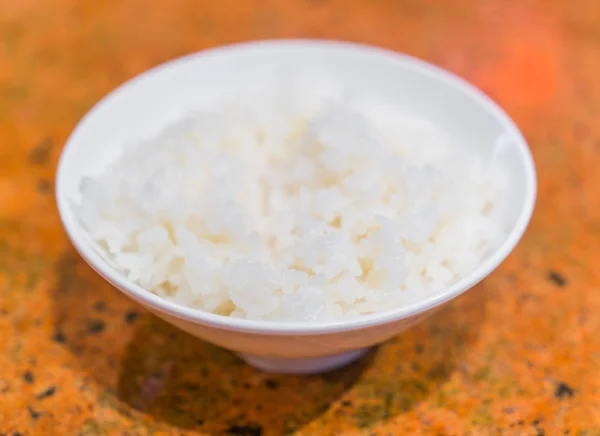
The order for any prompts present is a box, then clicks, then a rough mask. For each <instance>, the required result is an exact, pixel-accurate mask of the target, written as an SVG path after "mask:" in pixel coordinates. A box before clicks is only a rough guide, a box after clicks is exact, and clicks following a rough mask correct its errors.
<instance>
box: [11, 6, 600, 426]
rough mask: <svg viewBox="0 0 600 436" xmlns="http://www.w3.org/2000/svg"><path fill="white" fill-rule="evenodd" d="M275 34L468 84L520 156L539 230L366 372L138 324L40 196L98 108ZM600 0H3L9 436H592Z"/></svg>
mask: <svg viewBox="0 0 600 436" xmlns="http://www.w3.org/2000/svg"><path fill="white" fill-rule="evenodd" d="M271 37H327V38H337V39H348V40H353V41H361V42H366V43H370V44H376V45H381V46H384V47H388V48H392V49H396V50H400V51H403V52H406V53H408V54H412V55H415V56H418V57H421V58H423V59H426V60H428V61H431V62H434V63H436V64H438V65H441V66H443V67H446V68H448V69H450V70H451V71H454V72H456V73H459V74H460V75H462V76H464V77H466V78H467V79H469V80H470V81H472V82H473V83H475V84H476V85H478V86H479V87H481V88H482V89H483V90H485V91H486V92H488V93H489V94H490V95H491V96H492V97H493V98H494V99H496V100H497V101H498V102H499V103H500V104H501V105H502V106H503V107H504V108H505V109H506V110H507V112H508V113H509V114H510V115H511V116H512V117H513V118H514V119H515V121H517V123H518V124H519V126H520V127H521V128H522V130H523V131H524V133H525V135H526V137H527V139H528V141H529V142H530V144H531V146H532V149H533V153H534V157H535V159H536V163H537V166H538V171H539V197H538V204H537V209H536V212H535V214H534V217H533V221H532V224H531V226H530V228H529V230H528V232H527V233H526V235H525V237H524V239H523V241H522V242H521V243H520V245H519V246H518V247H517V249H516V251H515V252H514V253H513V254H512V255H511V256H510V257H509V259H508V260H507V261H506V262H505V263H504V264H503V265H502V266H501V267H500V268H499V269H498V270H497V271H496V272H495V273H493V274H492V276H490V277H489V278H488V279H486V280H485V281H484V282H483V283H482V284H481V285H479V286H478V287H477V288H476V289H474V290H473V291H471V292H469V293H467V294H466V295H465V296H463V297H461V298H459V299H457V300H456V301H455V302H453V303H452V304H451V305H450V306H449V307H447V308H444V309H443V310H442V311H440V312H439V313H438V314H436V315H434V316H433V317H432V318H430V319H429V320H427V321H424V322H423V323H422V324H420V325H418V326H417V327H416V328H414V329H412V330H410V331H408V332H407V333H405V334H403V335H401V336H400V337H398V338H397V339H395V340H393V341H391V342H389V343H387V344H385V345H383V346H382V347H380V348H379V349H377V350H374V351H373V352H372V353H370V354H369V355H367V356H365V357H364V358H363V359H362V360H361V361H359V362H358V363H357V364H354V365H352V366H350V367H347V368H344V369H341V370H337V371H334V372H332V373H329V374H325V375H320V376H310V377H286V376H276V377H274V376H266V375H263V374H261V373H258V372H257V371H255V370H253V369H251V368H250V367H248V366H247V365H245V364H243V363H242V361H241V360H239V359H238V358H236V357H234V356H233V355H232V354H230V353H228V352H225V351H223V350H220V349H218V348H216V347H214V346H211V345H208V344H205V343H202V342H200V341H198V340H196V339H194V338H192V337H191V336H188V335H186V334H185V333H183V332H181V331H179V330H176V329H175V328H173V327H171V326H169V325H167V324H166V323H164V322H163V321H160V320H158V319H157V318H155V317H153V316H151V315H150V314H148V313H147V312H145V311H143V310H142V309H141V308H139V307H138V306H136V305H135V303H133V302H132V301H130V300H128V299H127V298H125V297H124V296H122V295H121V294H120V293H119V292H118V291H116V290H114V289H112V288H111V287H110V286H109V285H108V284H106V283H105V282H104V281H103V280H102V279H100V278H99V277H98V276H97V275H96V274H95V273H93V272H92V271H91V269H90V268H89V267H87V266H86V265H85V264H84V263H83V261H81V260H80V259H79V258H78V256H77V255H76V254H75V253H74V251H73V249H72V248H71V246H70V245H69V243H68V242H67V240H66V237H65V235H64V233H63V231H62V230H61V227H60V223H59V220H58V215H57V213H56V208H55V206H54V199H53V194H52V190H53V186H52V180H53V177H54V169H55V166H56V162H57V158H58V155H59V153H60V148H61V146H62V144H63V143H64V141H65V139H66V138H67V136H68V134H69V133H70V131H71V129H72V128H73V127H74V126H75V124H76V123H77V121H78V120H79V118H80V117H81V116H83V115H84V114H85V112H86V111H87V110H88V109H89V108H90V107H91V106H92V105H93V104H94V103H95V102H96V101H97V100H98V99H99V98H101V97H102V96H103V95H104V94H105V93H107V92H108V91H110V90H111V89H112V88H114V87H115V86H117V85H118V84H120V83H121V82H123V81H124V80H126V79H128V78H131V77H133V76H134V75H136V74H137V73H139V72H141V71H143V70H145V69H147V68H149V67H151V66H154V65H156V64H157V63H160V62H163V61H165V60H168V59H171V58H173V57H176V56H180V55H183V54H185V53H189V52H192V51H196V50H199V49H202V48H206V47H212V46H215V45H219V44H224V43H230V42H235V41H242V40H248V39H259V38H271ZM598 77H600V3H598V2H597V1H595V0H587V1H586V0H579V1H576V2H571V1H567V0H538V1H534V0H519V1H517V0H514V1H505V0H486V1H476V0H472V1H466V0H455V1H444V2H429V1H423V0H285V1H280V0H279V1H278V0H270V1H266V0H265V1H260V2H250V1H241V0H240V1H235V0H228V1H226V0H223V1H212V0H193V1H192V0H188V1H183V0H181V1H180V0H173V1H166V0H163V1H153V2H146V1H141V0H126V1H121V2H116V1H112V2H109V1H88V2H78V1H75V0H44V1H32V0H27V1H20V0H3V1H1V2H0V433H1V434H7V435H17V434H21V435H54V434H56V435H97V434H111V435H113V434H117V435H124V434H132V435H138V434H139V435H145V434H162V435H171V434H190V435H191V434H199V435H202V434H207V435H211V434H233V435H236V434H237V435H259V434H262V435H268V436H270V435H280V434H297V435H317V434H318V435H336V434H344V435H361V434H365V435H370V434H376V435H402V434H427V435H428V434H431V435H438V434H441V435H467V434H470V435H488V434H510V435H513V434H514V435H520V434H522V435H532V434H546V435H555V434H556V435H560V434H570V435H588V436H590V435H597V434H600V391H598V389H599V388H600V334H599V332H600V318H599V317H598V316H597V313H598V312H599V311H600V269H598V268H597V267H596V264H597V263H598V261H599V260H600V257H599V253H600V202H599V201H598V199H599V198H600V171H598V165H599V163H600V87H599V86H598Z"/></svg>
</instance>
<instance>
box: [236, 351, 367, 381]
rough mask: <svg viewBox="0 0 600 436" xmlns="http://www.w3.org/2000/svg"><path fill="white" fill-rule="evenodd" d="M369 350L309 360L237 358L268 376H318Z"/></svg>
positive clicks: (345, 363)
mask: <svg viewBox="0 0 600 436" xmlns="http://www.w3.org/2000/svg"><path fill="white" fill-rule="evenodd" d="M368 351H369V348H361V349H359V350H353V351H349V352H347V353H342V354H336V355H333V356H325V357H315V358H309V359H280V358H276V357H263V356H255V355H252V354H245V353H238V356H240V358H241V359H242V360H244V361H245V362H246V363H247V364H249V365H250V366H253V367H254V368H256V369H258V370H260V371H262V372H266V373H269V374H290V375H294V374H295V375H304V374H318V373H321V372H326V371H331V370H333V369H337V368H341V367H342V366H345V365H348V364H349V363H351V362H354V361H355V360H357V359H359V358H361V357H362V356H364V355H365V354H366V353H367V352H368Z"/></svg>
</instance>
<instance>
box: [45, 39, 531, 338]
mask: <svg viewBox="0 0 600 436" xmlns="http://www.w3.org/2000/svg"><path fill="white" fill-rule="evenodd" d="M281 49H287V50H307V49H309V50H310V49H318V50H324V49H325V50H334V51H339V50H342V51H347V52H354V53H356V54H359V55H369V56H376V57H379V58H380V59H382V60H385V61H387V62H390V63H393V64H396V65H399V64H401V65H402V67H403V68H407V69H412V70H414V71H417V72H418V73H420V74H424V75H428V76H430V77H432V78H434V79H436V80H438V81H441V82H443V83H444V84H445V85H447V86H450V87H453V88H455V89H457V90H458V91H459V92H461V93H464V94H467V95H468V96H469V97H470V98H472V99H473V100H474V101H475V102H476V103H477V104H479V105H480V106H481V108H482V110H485V111H487V112H488V113H490V114H491V115H492V116H493V117H494V118H495V119H496V120H497V121H498V122H499V124H500V125H501V126H502V127H503V128H504V129H505V130H506V131H507V132H509V133H510V134H511V135H512V137H513V139H514V141H515V143H516V146H517V149H518V152H519V155H520V159H521V161H522V163H523V164H524V167H525V187H524V188H525V198H524V204H523V208H522V210H521V212H520V214H519V217H518V219H517V221H516V223H515V225H514V227H513V229H512V230H511V232H510V233H509V235H508V236H507V237H506V239H505V241H504V242H503V243H502V244H501V245H500V247H498V248H497V249H496V250H495V251H494V252H493V253H492V254H491V255H490V256H489V257H488V258H487V259H486V260H485V261H484V262H482V263H481V264H480V265H479V266H478V267H477V268H476V269H475V270H474V271H472V272H471V273H470V274H468V275H467V276H465V277H463V278H461V279H459V280H457V281H456V282H454V283H453V284H452V285H451V286H449V287H448V288H446V289H445V290H444V291H443V292H438V293H435V294H433V295H430V296H428V297H425V298H423V299H421V300H417V301H416V302H413V303H411V304H408V305H406V306H402V307H398V308H395V309H392V310H389V311H385V312H378V313H373V314H368V315H362V316H360V317H356V318H352V319H348V320H338V321H328V322H302V321H264V320H248V319H238V318H231V317H227V316H223V315H216V314H213V313H210V312H204V311H202V310H200V309H194V308H190V307H186V306H182V305H179V304H177V303H174V302H171V301H167V300H165V299H163V298H162V297H159V296H157V295H155V294H153V293H152V292H150V291H147V290H145V289H144V288H142V287H141V286H139V285H137V284H135V283H133V282H131V281H129V280H128V279H126V278H125V277H123V276H122V275H121V274H119V273H118V272H117V271H115V270H114V269H113V268H111V267H110V266H109V265H108V264H107V263H106V261H105V260H104V259H102V257H101V256H100V255H99V254H98V253H97V252H96V251H95V250H94V249H93V248H92V247H91V246H89V245H87V244H86V243H84V241H82V239H81V238H80V236H79V235H78V232H77V224H76V217H75V216H74V213H73V212H72V210H71V206H70V205H69V200H68V198H67V195H66V193H65V189H64V186H66V183H68V182H67V180H66V179H65V177H66V176H65V171H63V168H64V167H65V166H66V162H67V161H68V160H69V157H70V156H71V154H72V153H71V152H72V150H73V149H74V148H75V147H76V146H77V145H76V143H75V141H74V139H73V138H74V137H75V134H76V133H77V132H78V131H79V130H80V129H81V128H82V126H84V125H85V123H84V122H85V121H86V120H87V119H89V118H91V117H93V116H94V114H95V112H97V111H98V109H99V108H100V107H102V106H104V105H105V104H108V103H109V99H110V98H111V97H113V96H115V95H116V94H119V93H120V92H121V91H123V90H124V89H125V88H127V87H129V86H131V85H133V84H134V83H135V82H137V81H139V80H142V79H144V78H148V77H150V76H153V75H157V74H161V73H162V72H163V71H165V70H170V69H173V68H181V67H185V65H186V64H187V63H189V62H192V61H198V60H201V59H203V58H208V57H214V56H217V57H219V56H225V57H227V56H235V55H237V54H241V53H248V52H252V51H256V52H260V51H264V50H281ZM55 181H56V183H55V197H56V203H57V207H58V212H59V216H60V219H61V221H62V224H63V227H64V228H65V230H66V233H67V236H68V238H69V239H70V241H71V243H72V244H73V246H74V247H75V249H76V251H77V252H78V253H79V254H80V255H81V257H82V258H83V259H84V260H85V262H86V263H88V264H89V265H90V266H91V267H92V268H93V269H94V270H95V271H96V272H97V273H99V274H100V275H101V276H102V277H103V278H105V279H106V280H107V281H108V282H110V283H111V284H113V285H114V286H115V287H117V288H118V289H120V290H121V291H122V292H123V293H125V294H126V295H128V296H129V297H130V298H132V299H133V300H135V301H137V302H138V303H141V304H142V305H144V306H147V307H149V308H151V309H154V310H156V311H158V312H161V313H164V314H167V315H170V316H172V317H175V318H178V319H181V320H186V321H189V322H192V323H195V324H202V325H205V326H210V327H213V328H219V329H222V330H234V331H242V332H248V333H259V334H266V335H298V334H304V335H316V334H327V333H336V332H341V331H350V330H358V329H363V328H367V327H373V326H376V325H381V324H387V323H390V322H394V321H399V320H401V319H403V318H407V317H411V316H413V315H417V314H419V313H422V312H426V311H428V310H430V309H433V308H434V307H437V306H439V305H441V304H443V303H444V302H446V301H449V300H451V299H453V298H455V297H457V296H458V295H460V294H462V293H463V292H465V291H467V290H468V289H470V288H472V287H473V286H475V285H476V284H477V283H479V282H480V281H481V280H483V279H484V278H485V277H487V276H488V275H489V274H490V273H491V272H492V271H493V270H495V269H496V268H497V267H498V266H499V265H500V264H501V263H502V262H503V261H504V260H505V259H506V257H507V256H508V255H509V254H510V253H511V252H512V250H513V249H514V248H515V246H516V245H517V243H518V242H519V241H520V239H521V238H522V236H523V234H524V232H525V230H526V228H527V226H528V225H529V222H530V220H531V216H532V214H533V209H534V206H535V201H536V191H537V181H536V170H535V163H534V160H533V156H532V154H531V150H530V149H529V146H528V145H527V142H526V140H525V138H524V136H523V134H522V133H521V131H520V130H519V128H518V127H517V125H516V124H515V122H514V121H513V120H512V119H511V118H510V117H509V116H508V115H507V114H506V113H505V112H504V110H503V109H501V108H500V107H499V106H498V104H496V103H495V102H494V101H493V100H492V99H491V98H490V97H488V96H487V95H486V94H485V93H484V92H483V91H481V90H480V89H478V88H477V87H475V86H474V85H472V84H471V83H469V82H467V81H466V80H465V79H463V78H461V77H459V76H457V75H456V74H454V73H451V72H449V71H447V70H445V69H443V68H441V67H438V66H436V65H433V64H431V63H429V62H426V61H424V60H421V59H418V58H416V57H413V56H410V55H406V54H403V53H399V52H396V51H393V50H390V49H386V48H382V47H377V46H372V45H367V44H362V43H356V42H349V41H340V40H333V39H267V40H258V41H250V42H239V43H234V44H227V45H222V46H217V47H215V48H210V49H206V50H201V51H198V52H194V53H190V54H188V55H185V56H181V57H178V58H175V59H172V60H169V61H167V62H164V63H161V64H159V65H157V66H155V67H153V68H150V69H148V70H146V71H144V72H142V73H140V74H138V75H136V76H134V77H133V78H131V79H129V80H127V81H126V82H124V83H122V84H121V85H119V86H118V87H116V88H115V89H113V90H112V91H111V92H109V93H108V94H106V95H105V96H104V97H103V98H102V99H100V100H99V101H98V102H97V103H96V104H95V105H94V106H93V107H92V108H91V109H90V110H89V111H88V112H87V113H86V114H85V115H84V116H83V117H82V118H81V120H80V121H79V122H78V124H77V125H76V127H75V128H74V129H73V131H72V132H71V134H70V136H69V138H68V139H67V141H66V143H65V146H64V147H63V150H62V151H61V155H60V159H59V162H58V166H57V170H56V180H55Z"/></svg>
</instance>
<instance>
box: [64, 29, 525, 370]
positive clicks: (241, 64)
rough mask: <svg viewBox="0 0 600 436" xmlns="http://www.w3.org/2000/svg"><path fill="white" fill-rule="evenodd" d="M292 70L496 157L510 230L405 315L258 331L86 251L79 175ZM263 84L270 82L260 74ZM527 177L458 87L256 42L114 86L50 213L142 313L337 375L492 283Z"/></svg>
mask: <svg viewBox="0 0 600 436" xmlns="http://www.w3.org/2000/svg"><path fill="white" fill-rule="evenodd" d="M298 60H301V61H302V62H303V63H304V64H306V65H314V66H317V67H318V68H320V69H322V70H323V71H327V72H328V73H331V74H333V75H335V76H339V77H340V78H343V79H344V80H345V81H346V82H347V83H349V84H352V83H355V84H358V85H360V86H361V87H362V88H363V89H364V88H365V87H366V88H367V89H368V90H369V91H372V92H373V93H374V94H383V95H385V96H386V97H387V99H388V100H391V101H392V102H393V103H395V104H396V103H397V105H398V106H399V107H400V108H401V109H402V110H403V111H404V112H407V113H408V114H412V115H415V116H419V117H423V118H426V119H429V120H431V121H432V122H433V123H435V124H437V125H438V126H440V127H441V128H442V129H443V130H444V131H445V132H446V133H447V134H448V136H449V138H450V139H451V141H453V143H457V144H461V145H463V146H465V147H468V148H470V150H471V151H472V152H473V153H478V154H487V155H493V157H494V158H495V159H500V160H502V161H503V163H504V164H505V165H507V166H508V168H509V170H510V174H511V178H512V181H513V183H512V188H511V189H512V191H511V192H510V195H511V201H510V210H508V211H507V217H506V219H507V220H508V222H509V223H510V224H511V230H510V232H509V234H508V236H507V238H506V240H505V241H504V242H503V243H502V245H501V246H500V247H499V248H498V249H497V250H496V251H495V252H493V253H491V255H490V256H489V257H487V259H486V260H485V261H484V262H482V264H481V265H480V266H479V267H478V268H477V269H476V270H475V271H473V272H472V273H471V274H469V275H468V276H467V277H464V278H462V279H461V280H459V281H457V282H456V283H454V284H453V285H452V286H450V287H448V288H447V289H446V290H444V291H443V292H440V293H437V294H435V295H433V296H428V297H426V298H424V299H423V300H421V301H417V302H415V303H413V304H410V305H408V306H405V307H400V308H397V309H393V310H390V311H388V312H385V313H377V314H373V315H367V316H363V317H360V318H356V319H352V320H348V321H336V322H327V323H318V324H311V323H299V322H281V323H273V322H264V321H262V322H261V321H252V320H244V319H233V318H228V317H224V316H220V315H214V314H210V313H205V312H201V311H199V310H195V309H191V308H188V307H182V306H179V305H177V304H175V303H172V302H169V301H166V300H163V299H162V298H160V297H158V296H156V295H154V294H152V293H150V292H148V291H146V290H144V289H142V288H141V287H140V286H138V285H136V284H134V283H132V282H130V281H128V280H127V279H126V278H125V277H123V276H122V275H121V274H119V273H118V272H116V271H115V270H113V269H112V268H111V267H110V266H109V265H108V264H107V263H106V261H105V260H104V258H103V256H102V255H101V253H99V252H98V251H97V249H96V248H95V247H94V245H93V244H92V243H91V241H90V239H89V238H88V236H87V234H86V232H85V230H84V229H82V227H81V226H80V224H79V222H78V220H77V217H76V215H75V213H74V211H73V208H72V204H73V202H78V201H79V199H80V195H79V192H78V187H79V181H80V179H81V177H82V176H83V175H89V174H97V173H98V172H99V171H100V170H101V169H103V168H104V167H105V165H106V164H107V163H108V162H109V161H110V160H111V159H113V158H114V157H115V156H117V155H118V154H119V152H120V149H121V147H122V145H123V140H124V139H127V138H135V137H138V136H147V135H149V134H151V133H153V132H156V131H157V129H158V128H159V127H160V126H162V125H164V124H165V123H166V122H167V121H172V117H173V116H174V114H176V113H177V112H181V111H183V110H184V109H186V108H188V107H190V106H193V105H194V103H195V102H198V101H199V100H202V99H207V98H211V97H214V96H218V95H219V94H222V93H223V92H225V91H226V90H227V89H228V88H230V87H231V86H232V85H234V84H235V85H241V86H244V85H246V84H251V83H257V82H260V81H261V80H263V81H264V80H265V79H264V78H265V76H266V74H265V72H272V70H273V69H274V68H277V67H279V66H281V65H282V64H285V63H294V62H297V61H298ZM267 76H268V74H267ZM535 196H536V178H535V167H534V163H533V160H532V157H531V154H530V151H529V148H528V146H527V144H526V142H525V140H524V139H523V136H522V135H521V133H520V132H519V130H518V128H517V127H516V126H515V124H514V123H513V122H512V121H511V119H510V118H509V117H508V116H507V115H506V114H505V113H504V112H503V111H502V110H501V109H500V108H499V107H498V106H497V105H496V104H495V103H493V102H492V101H491V100H490V99H489V98H488V97H486V96H485V95H484V94H483V93H481V92H480V91H478V90H477V89H476V88H474V87H473V86H471V85H469V84H468V83H466V82H465V81H463V80H462V79H460V78H458V77H456V76H454V75H452V74H450V73H448V72H446V71H443V70H441V69H440V68H437V67H435V66H433V65H430V64H427V63H425V62H423V61H420V60H417V59H414V58H411V57H408V56H404V55H401V54H398V53H394V52H391V51H387V50H383V49H379V48H374V47H368V46H364V45H357V44H350V43H342V42H333V41H305V40H300V41H299V40H288V41H264V42H254V43H246V44H238V45H231V46H226V47H220V48H217V49H213V50H207V51H203V52H200V53H196V54H192V55H189V56H186V57H183V58H180V59H176V60H174V61H171V62H168V63H166V64H164V65H160V66H158V67H156V68H153V69H151V70H150V71H147V72H145V73H143V74H141V75H139V76H138V77H136V78H134V79H132V80H130V81H129V82H127V83H125V84H124V85H122V86H120V87H119V88H117V89H116V90H114V91H113V92H111V93H110V94H109V95H108V96H106V97H105V98H104V99H103V100H102V101H100V102H99V103H98V104H97V105H96V106H95V107H94V108H92V110H90V112H89V113H88V114H87V115H86V116H85V117H84V118H83V119H82V120H81V122H80V123H79V125H78V126H77V127H76V129H75V130H74V131H73V133H72V135H71V137H70V138H69V140H68V141H67V144H66V146H65V147H64V149H63V152H62V156H61V159H60V163H59V166H58V172H57V176H56V198H57V202H58V209H59V212H60V216H61V219H62V222H63V225H64V227H65V229H66V231H67V234H68V236H69V238H70V239H71V241H72V243H73V245H74V246H75V248H76V249H77V251H78V252H79V253H80V254H81V256H82V257H83V258H84V259H85V260H86V262H87V263H88V264H89V265H91V267H92V268H94V269H95V270H96V271H97V272H98V273H99V274H100V275H101V276H103V277H104V278H105V279H106V280H108V281H109V282H110V283H112V284H113V285H114V286H116V287H117V288H118V289H120V290H121V291H122V292H123V293H124V294H125V295H127V296H129V297H130V298H132V299H134V300H136V301H137V302H138V303H140V304H141V305H143V306H145V307H146V308H147V309H149V310H150V311H151V312H153V313H154V314H156V315H157V316H159V317H161V318H163V319H164V320H166V321H168V322H170V323H172V324H174V325H175V326H177V327H179V328H181V329H182V330H184V331H186V332H188V333H190V334H192V335H194V336H197V337H199V338H201V339H203V340H206V341H208V342H212V343H214V344H217V345H220V346H222V347H224V348H227V349H229V350H232V351H234V352H237V353H238V354H239V355H240V356H241V357H242V358H243V359H244V360H246V361H247V362H248V363H250V364H251V365H253V366H255V367H257V368H259V369H262V370H265V371H270V372H279V373H296V374H300V373H315V372H320V371H325V370H329V369H333V368H335V367H339V366H341V365H344V364H346V363H348V362H350V361H352V360H354V359H356V358H358V357H359V356H361V355H362V354H364V352H365V351H366V350H367V349H368V348H369V347H371V346H373V345H376V344H379V343H381V342H384V341H386V340H388V339H390V338H391V337H393V336H395V335H397V334H399V333H401V332H402V331H404V330H406V329H407V328H409V327H410V326H412V325H414V324H416V323H417V322H419V321H421V320H422V319H424V318H425V317H427V316H428V315H430V314H431V313H432V312H433V311H434V310H435V309H437V308H439V307H440V306H442V305H443V304H445V303H447V302H448V301H450V300H451V299H453V298H454V297H456V296H458V295H459V294H461V293H462V292H464V291H466V290H468V289H470V288H471V287H473V286H474V285H475V284H476V283H478V282H479V281H480V280H482V279H483V278H484V277H485V276H487V275H488V274H489V273H490V272H492V271H493V270H494V269H495V268H496V267H497V266H498V265H499V264H500V263H501V262H502V261H503V260H504V259H505V258H506V256H507V255H508V254H509V253H510V252H511V251H512V250H513V248H514V247H515V245H516V244H517V242H518V241H519V239H520V238H521V236H522V234H523V232H524V231H525V228H526V227H527V224H528V223H529V219H530V217H531V214H532V212H533V207H534V203H535Z"/></svg>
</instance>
